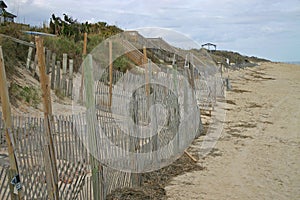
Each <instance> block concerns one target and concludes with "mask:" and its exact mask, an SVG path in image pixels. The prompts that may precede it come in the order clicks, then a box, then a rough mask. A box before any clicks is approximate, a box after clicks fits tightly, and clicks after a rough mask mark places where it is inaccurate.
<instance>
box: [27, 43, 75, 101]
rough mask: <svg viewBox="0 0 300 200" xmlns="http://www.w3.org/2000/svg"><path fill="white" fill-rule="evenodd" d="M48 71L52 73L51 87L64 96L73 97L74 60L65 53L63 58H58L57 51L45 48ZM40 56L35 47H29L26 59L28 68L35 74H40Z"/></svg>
mask: <svg viewBox="0 0 300 200" xmlns="http://www.w3.org/2000/svg"><path fill="white" fill-rule="evenodd" d="M44 52H45V64H46V73H47V74H50V84H51V89H52V90H55V91H56V92H57V93H59V94H60V95H62V96H65V97H69V98H72V94H73V93H72V91H73V76H74V74H73V73H74V61H73V59H68V55H67V54H65V53H64V54H63V60H62V61H60V60H57V55H56V53H54V52H52V51H51V50H49V49H46V48H44ZM37 64H38V58H37V55H36V54H34V48H33V47H29V49H28V56H27V61H26V69H27V70H29V71H31V72H32V73H33V74H35V73H37V74H38V71H37V70H38V67H37Z"/></svg>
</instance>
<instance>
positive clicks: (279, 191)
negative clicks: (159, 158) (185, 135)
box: [165, 63, 300, 199]
mask: <svg viewBox="0 0 300 200" xmlns="http://www.w3.org/2000/svg"><path fill="white" fill-rule="evenodd" d="M230 79H231V83H232V87H233V91H230V92H228V93H227V96H226V99H227V100H231V101H232V102H233V103H235V105H234V104H232V102H231V104H227V106H226V107H227V108H226V110H227V115H226V119H225V126H224V130H223V132H222V135H221V138H220V139H219V141H218V143H217V145H216V146H215V149H214V151H213V153H211V154H210V155H209V156H207V157H206V158H204V159H201V160H199V161H198V164H199V165H202V166H204V167H205V170H203V171H195V172H191V173H187V174H183V175H181V176H178V177H175V178H174V179H173V180H172V181H171V182H170V184H169V185H168V186H167V187H166V188H165V189H166V191H167V195H168V198H169V199H300V66H295V65H286V64H280V63H277V64H276V63H263V64H261V66H259V67H257V68H251V69H246V70H241V71H235V72H230ZM202 139H203V138H199V139H198V142H197V143H196V145H194V148H193V149H192V150H194V151H197V148H199V147H200V145H201V140H202Z"/></svg>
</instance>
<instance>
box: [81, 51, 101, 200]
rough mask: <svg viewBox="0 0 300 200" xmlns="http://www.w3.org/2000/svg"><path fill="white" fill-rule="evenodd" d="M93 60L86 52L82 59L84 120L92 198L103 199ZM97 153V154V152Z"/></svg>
mask: <svg viewBox="0 0 300 200" xmlns="http://www.w3.org/2000/svg"><path fill="white" fill-rule="evenodd" d="M92 62H93V60H92V55H90V54H88V55H87V57H86V59H85V60H84V63H83V67H84V87H85V89H84V91H85V99H86V101H85V105H86V109H87V114H86V118H87V119H86V120H87V131H88V132H87V134H88V144H89V147H90V149H89V150H90V162H91V169H92V183H93V196H94V199H97V200H104V199H105V189H104V178H103V167H102V165H101V163H100V162H99V161H98V160H97V159H96V158H95V156H94V155H97V154H98V153H99V152H98V146H97V141H98V139H99V138H97V132H96V128H97V126H95V124H96V120H97V119H96V108H95V97H94V95H95V91H94V78H93V63H92ZM98 155H99V154H98Z"/></svg>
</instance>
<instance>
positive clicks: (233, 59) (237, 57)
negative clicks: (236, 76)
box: [210, 50, 269, 66]
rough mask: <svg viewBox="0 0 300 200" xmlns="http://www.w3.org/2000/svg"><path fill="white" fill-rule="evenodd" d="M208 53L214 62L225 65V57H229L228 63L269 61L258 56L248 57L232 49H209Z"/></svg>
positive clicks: (239, 63)
mask: <svg viewBox="0 0 300 200" xmlns="http://www.w3.org/2000/svg"><path fill="white" fill-rule="evenodd" d="M210 54H211V56H212V58H213V59H214V60H215V61H216V62H220V63H222V64H224V65H225V66H226V65H227V64H226V58H228V59H229V61H230V63H235V64H236V65H242V64H247V63H257V62H269V60H266V59H263V58H258V57H254V56H251V57H249V56H245V55H241V54H239V53H237V52H232V51H222V50H216V51H211V52H210Z"/></svg>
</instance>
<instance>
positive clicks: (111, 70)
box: [109, 40, 113, 107]
mask: <svg viewBox="0 0 300 200" xmlns="http://www.w3.org/2000/svg"><path fill="white" fill-rule="evenodd" d="M112 73H113V60H112V41H111V40H109V107H111V106H112V105H111V104H112V82H113V74H112Z"/></svg>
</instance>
